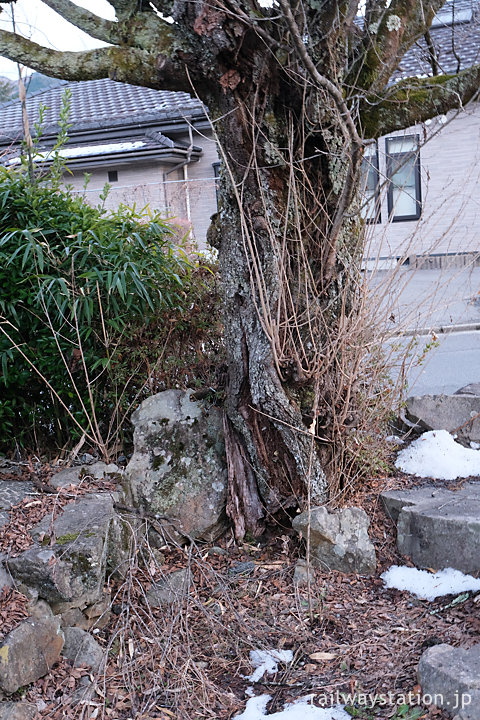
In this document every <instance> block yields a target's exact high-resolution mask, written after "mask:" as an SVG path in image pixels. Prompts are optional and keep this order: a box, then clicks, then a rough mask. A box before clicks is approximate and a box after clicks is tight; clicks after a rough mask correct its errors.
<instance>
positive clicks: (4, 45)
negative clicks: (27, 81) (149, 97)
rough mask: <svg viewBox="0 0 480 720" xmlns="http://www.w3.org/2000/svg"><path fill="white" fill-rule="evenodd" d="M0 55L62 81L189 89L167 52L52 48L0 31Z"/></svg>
mask: <svg viewBox="0 0 480 720" xmlns="http://www.w3.org/2000/svg"><path fill="white" fill-rule="evenodd" d="M0 55H4V56H5V57H7V58H9V59H10V60H13V61H14V62H20V63H22V64H24V65H26V66H27V67H31V68H33V69H34V70H37V71H38V72H42V73H44V74H45V75H49V76H52V77H59V78H63V79H64V80H97V79H99V78H104V77H109V78H111V79H112V80H117V81H119V82H126V83H130V84H132V85H143V86H145V87H151V88H154V89H164V90H185V91H186V92H188V91H189V90H191V86H190V83H189V81H188V78H187V76H186V73H185V68H184V66H183V64H178V65H177V64H175V63H174V62H173V61H172V60H171V59H170V58H169V57H168V55H161V54H156V55H154V54H152V53H150V52H148V51H146V50H142V49H140V48H132V47H116V46H114V47H104V48H97V49H95V50H87V51H82V52H60V51H58V50H51V49H50V48H45V47H43V46H42V45H38V44H37V43H34V42H32V41H31V40H28V39H27V38H24V37H22V36H21V35H18V34H16V33H11V32H7V31H6V30H0Z"/></svg>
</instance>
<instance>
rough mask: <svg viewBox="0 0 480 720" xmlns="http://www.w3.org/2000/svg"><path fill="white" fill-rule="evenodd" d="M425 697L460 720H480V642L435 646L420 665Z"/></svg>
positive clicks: (424, 656) (420, 677) (420, 676)
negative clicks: (468, 644)
mask: <svg viewBox="0 0 480 720" xmlns="http://www.w3.org/2000/svg"><path fill="white" fill-rule="evenodd" d="M418 681H419V683H420V685H421V687H422V694H423V696H425V695H429V696H430V697H431V700H432V703H433V704H435V705H437V707H440V708H443V709H444V710H447V711H448V712H449V713H451V714H452V715H454V716H455V718H457V719H458V720H480V645H474V646H473V647H472V648H470V649H469V650H466V649H464V648H453V647H451V645H445V644H443V645H434V646H433V647H431V648H428V650H426V651H425V652H424V653H423V655H422V657H421V658H420V662H419V665H418Z"/></svg>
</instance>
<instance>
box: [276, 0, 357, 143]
mask: <svg viewBox="0 0 480 720" xmlns="http://www.w3.org/2000/svg"><path fill="white" fill-rule="evenodd" d="M278 2H279V5H280V7H281V8H282V12H283V14H284V15H285V18H286V20H287V23H288V27H289V30H290V32H291V35H292V38H293V41H294V44H295V50H296V52H297V55H298V56H299V58H300V59H301V61H302V62H303V64H304V66H305V68H306V70H307V72H308V73H309V75H310V77H311V79H312V81H313V82H314V83H315V84H316V85H317V86H318V87H321V88H324V89H325V90H326V91H327V92H328V93H329V95H330V96H331V97H332V99H333V101H334V103H335V104H336V106H337V108H338V110H339V111H340V114H341V116H342V120H343V122H344V124H345V126H346V129H347V137H348V136H350V139H351V140H352V141H353V142H354V143H355V144H358V145H361V144H362V141H361V140H360V138H359V136H358V133H357V129H356V127H355V123H354V122H353V120H352V116H351V115H350V112H349V110H348V108H347V106H346V104H345V100H344V99H343V95H342V93H341V91H340V90H339V89H338V87H337V86H336V85H335V83H333V82H332V81H331V80H329V79H328V78H326V77H325V76H324V75H321V74H320V73H319V72H318V70H317V68H316V67H315V64H314V62H313V60H312V58H311V57H310V55H309V54H308V52H307V49H306V47H305V43H304V42H303V40H302V38H301V36H300V31H299V29H298V26H297V23H296V21H295V18H294V17H293V13H292V10H291V7H290V5H289V3H288V0H278Z"/></svg>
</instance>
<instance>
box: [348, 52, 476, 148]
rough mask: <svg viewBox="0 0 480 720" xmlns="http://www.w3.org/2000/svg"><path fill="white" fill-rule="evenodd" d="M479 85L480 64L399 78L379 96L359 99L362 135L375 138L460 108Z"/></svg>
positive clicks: (472, 97)
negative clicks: (449, 72)
mask: <svg viewBox="0 0 480 720" xmlns="http://www.w3.org/2000/svg"><path fill="white" fill-rule="evenodd" d="M479 88H480V65H475V66H473V67H471V68H468V70H463V71H462V72H460V73H458V75H438V76H436V77H432V78H408V79H406V80H402V81H401V82H398V83H397V84H396V85H393V86H392V87H390V88H388V90H387V91H386V92H385V93H384V95H383V97H379V96H370V97H368V96H367V97H366V98H365V99H363V100H362V101H361V103H360V117H361V124H362V130H363V134H364V137H368V138H372V139H373V138H377V137H380V136H382V135H385V134H387V133H389V132H393V131H394V130H402V129H405V128H408V127H411V126H412V125H415V123H418V122H423V121H425V120H428V119H429V118H433V117H436V116H437V115H442V114H444V113H447V112H448V111H449V110H454V109H460V108H462V107H463V106H464V105H466V104H467V103H468V102H469V101H470V100H474V99H476V98H477V97H478V93H479Z"/></svg>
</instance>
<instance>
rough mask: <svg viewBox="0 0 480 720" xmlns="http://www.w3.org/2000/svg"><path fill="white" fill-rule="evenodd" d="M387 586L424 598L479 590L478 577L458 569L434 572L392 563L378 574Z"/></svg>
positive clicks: (432, 598) (431, 598)
mask: <svg viewBox="0 0 480 720" xmlns="http://www.w3.org/2000/svg"><path fill="white" fill-rule="evenodd" d="M380 577H381V578H382V580H383V582H384V583H385V586H386V587H387V588H396V589H397V590H407V592H410V593H412V595H416V596H417V597H419V598H423V599H424V600H435V598H437V597H441V596H442V595H459V594H460V593H463V592H467V591H468V590H473V591H476V590H480V579H479V580H477V579H476V578H474V577H473V576H472V575H464V574H463V573H462V572H460V570H453V568H446V569H445V570H439V572H436V573H429V572H427V571H426V570H417V568H410V567H401V566H399V565H392V567H391V568H389V570H387V571H386V572H384V573H383V574H382V575H381V576H380Z"/></svg>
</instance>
